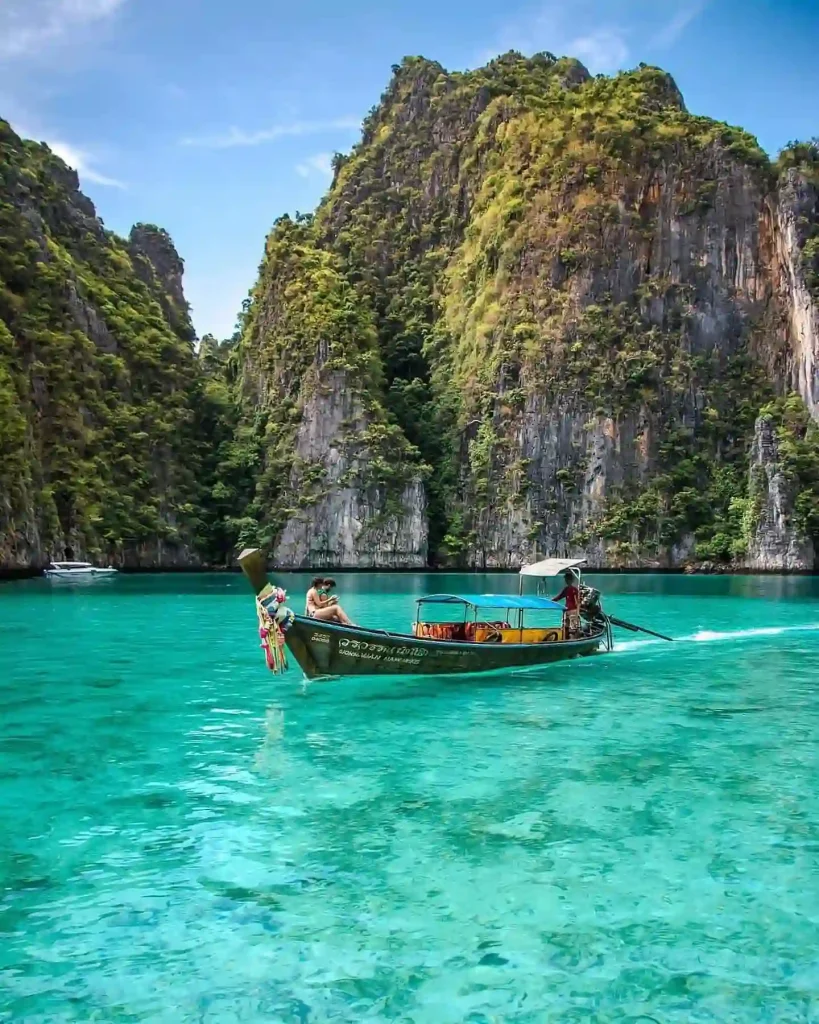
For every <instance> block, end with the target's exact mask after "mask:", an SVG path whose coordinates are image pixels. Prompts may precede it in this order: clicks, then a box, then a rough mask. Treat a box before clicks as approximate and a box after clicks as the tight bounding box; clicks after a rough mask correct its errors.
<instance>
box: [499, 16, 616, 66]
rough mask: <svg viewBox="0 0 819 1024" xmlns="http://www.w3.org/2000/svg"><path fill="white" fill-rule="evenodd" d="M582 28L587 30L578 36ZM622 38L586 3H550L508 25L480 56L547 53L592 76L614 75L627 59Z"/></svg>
mask: <svg viewBox="0 0 819 1024" xmlns="http://www.w3.org/2000/svg"><path fill="white" fill-rule="evenodd" d="M583 24H588V25H589V26H590V29H591V30H590V31H589V32H582V31H581V32H578V26H579V25H583ZM592 26H595V27H592ZM626 36H627V33H626V31H625V30H624V29H623V28H622V27H620V26H619V25H618V24H614V23H610V22H606V21H603V20H602V19H601V18H600V17H599V15H598V14H597V13H596V12H595V10H594V9H593V6H590V5H589V4H588V3H586V4H580V5H578V4H573V5H571V4H567V3H565V2H561V3H557V2H554V0H551V2H549V3H546V4H544V5H542V6H541V7H540V8H539V9H538V10H537V11H536V12H535V13H529V14H524V15H522V16H520V17H518V18H517V19H516V20H514V21H510V22H508V23H507V24H506V25H505V26H504V28H503V29H502V30H501V32H500V34H499V36H498V38H497V41H496V43H495V45H494V46H493V47H492V49H491V50H490V51H488V52H487V53H485V54H484V55H483V56H484V59H487V58H490V57H493V56H496V55H497V54H498V53H502V52H503V51H505V50H519V51H520V52H521V53H529V54H531V53H536V52H538V51H541V50H548V51H550V52H551V53H556V54H557V55H558V56H566V57H576V58H577V59H578V60H581V61H582V62H583V63H584V64H585V65H586V66H587V67H588V69H589V70H590V71H592V72H595V73H597V72H605V71H617V70H618V69H620V68H622V67H624V66H625V65H626V62H627V61H628V59H629V46H628V43H627V41H626Z"/></svg>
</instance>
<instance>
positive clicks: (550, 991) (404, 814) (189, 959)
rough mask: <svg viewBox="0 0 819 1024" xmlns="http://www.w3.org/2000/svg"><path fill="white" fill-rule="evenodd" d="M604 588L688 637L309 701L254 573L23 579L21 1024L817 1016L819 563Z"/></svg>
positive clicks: (3, 695)
mask: <svg viewBox="0 0 819 1024" xmlns="http://www.w3.org/2000/svg"><path fill="white" fill-rule="evenodd" d="M338 579H339V584H340V588H339V589H340V591H341V594H342V597H343V601H344V603H345V605H346V606H347V607H348V609H349V611H350V612H351V614H352V615H353V616H354V617H355V618H356V619H357V620H358V621H360V622H362V623H365V624H373V625H387V626H391V627H398V628H400V627H402V626H405V625H406V624H407V623H408V621H409V619H410V618H411V616H412V599H413V597H415V596H418V595H419V594H421V593H424V592H433V591H438V590H445V591H453V590H455V591H457V590H462V591H470V590H471V591H480V590H495V591H497V590H503V589H509V590H513V589H514V588H515V586H516V581H515V579H514V578H512V577H498V576H492V577H480V576H470V577H453V576H449V577H431V576H422V575H418V576H400V575H381V576H376V575H362V576H346V577H345V576H338ZM304 582H305V581H304V579H303V578H290V579H288V580H287V581H286V585H287V586H288V587H289V588H290V589H291V592H292V593H293V595H294V600H293V604H294V606H296V607H299V606H300V605H301V603H302V601H303V592H304ZM597 582H598V585H602V586H603V588H604V589H605V591H606V593H607V594H608V595H609V599H608V602H607V605H608V608H609V610H610V611H612V612H613V613H614V614H618V615H620V616H622V617H624V618H626V619H632V620H635V621H638V622H644V623H645V624H647V625H650V626H654V627H655V628H657V629H660V630H661V631H663V632H669V633H671V634H672V635H674V636H677V637H680V638H681V639H680V641H679V642H678V643H677V644H676V645H670V644H664V643H663V642H661V641H645V640H640V639H637V638H635V637H633V636H632V635H631V634H625V635H623V634H620V639H621V640H624V643H622V644H621V646H620V648H619V650H618V651H617V653H615V654H614V655H610V656H601V657H599V658H592V659H586V660H584V661H581V662H575V663H570V664H563V665H555V666H551V667H548V668H544V669H542V670H536V671H534V672H531V671H530V672H527V673H522V674H518V675H511V674H510V675H509V676H507V677H498V676H495V677H491V678H484V679H480V678H474V677H473V678H463V679H460V680H456V681H453V680H443V679H427V680H421V681H417V680H416V681H411V680H410V681H405V682H397V683H396V682H391V681H382V680H373V681H355V680H348V681H338V682H329V683H319V684H311V685H310V686H309V687H307V688H304V687H303V686H302V685H301V682H300V677H299V673H298V671H297V670H296V669H292V670H291V672H290V673H289V675H288V676H286V677H284V678H277V677H274V676H272V675H270V674H269V673H268V672H267V670H266V669H265V668H264V664H263V657H262V653H261V651H260V650H259V648H258V638H257V636H256V632H255V630H256V620H255V611H254V608H253V602H252V598H251V596H250V593H249V590H248V589H247V587H246V585H245V584H244V583H243V581H242V579H241V578H240V577H236V576H230V577H224V576H223V577H220V576H210V575H203V576H155V577H152V576H141V577H120V578H118V579H116V580H114V581H110V582H108V581H103V582H97V583H95V584H92V585H86V586H81V585H70V584H62V585H61V584H49V583H47V582H46V581H41V580H36V581H28V582H22V583H8V584H4V585H1V586H0V1021H15V1022H16V1021H26V1022H44V1024H45V1022H48V1024H55V1022H67V1021H105V1022H120V1021H157V1022H168V1024H171V1022H173V1024H179V1022H187V1021H195V1022H200V1021H205V1022H209V1024H210V1022H213V1024H221V1022H233V1021H281V1022H288V1024H290V1022H292V1024H307V1022H309V1024H319V1022H325V1021H344V1022H347V1021H350V1022H357V1021H362V1022H365V1021H366V1022H373V1021H377V1022H404V1024H408V1022H414V1024H459V1022H470V1024H488V1022H507V1021H510V1022H512V1021H514V1022H532V1024H541V1022H563V1021H566V1022H575V1021H577V1022H610V1021H612V1022H613V1021H618V1022H633V1024H651V1021H655V1022H660V1024H669V1022H705V1021H708V1022H710V1021H720V1022H725V1021H731V1022H741V1024H745V1022H748V1024H752V1022H753V1024H757V1022H762V1021H771V1022H774V1021H775V1022H777V1024H786V1022H811V1021H819V964H818V963H817V961H819V956H818V955H817V950H819V784H818V783H819V739H818V738H817V737H819V580H817V579H783V578H765V579H762V578H754V577H745V578H725V577H722V578H683V577H652V576H623V577H602V578H600V579H599V580H598V581H597ZM296 595H298V596H296Z"/></svg>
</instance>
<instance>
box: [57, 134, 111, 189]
mask: <svg viewBox="0 0 819 1024" xmlns="http://www.w3.org/2000/svg"><path fill="white" fill-rule="evenodd" d="M45 142H46V145H47V146H48V148H49V149H50V150H51V152H52V153H54V154H55V155H56V156H58V157H59V158H60V159H61V160H63V161H64V162H65V163H67V164H68V166H69V167H73V168H74V170H75V171H76V172H77V174H79V176H80V178H82V179H83V180H84V181H91V182H93V183H94V184H95V185H106V186H107V187H108V188H125V185H124V184H123V183H122V182H121V181H117V179H116V178H109V177H108V176H107V175H106V174H101V173H100V172H99V171H98V170H97V169H96V168H95V167H94V164H93V158H92V157H90V156H89V154H88V153H86V152H85V150H83V149H78V148H77V147H76V146H72V145H70V144H69V143H67V142H60V141H59V140H57V139H54V140H51V139H46V140H45Z"/></svg>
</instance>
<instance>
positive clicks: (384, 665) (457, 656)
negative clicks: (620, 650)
mask: <svg viewBox="0 0 819 1024" xmlns="http://www.w3.org/2000/svg"><path fill="white" fill-rule="evenodd" d="M604 640H605V634H604V633H603V632H602V631H601V632H599V633H595V634H592V635H590V636H586V637H582V638H581V639H579V640H559V641H552V642H550V643H540V644H533V643H530V644H492V643H480V644H478V643H463V642H457V641H448V640H425V639H422V638H419V637H414V636H409V635H407V634H402V633H387V632H385V631H383V630H376V629H364V628H362V627H360V626H352V627H350V626H339V625H335V624H333V623H329V622H317V621H316V620H315V619H308V618H305V617H304V616H301V615H297V616H296V619H295V621H294V622H293V624H292V625H291V626H290V628H289V629H288V631H287V635H286V641H287V646H288V648H289V649H290V651H291V652H292V654H293V657H294V658H295V659H296V661H297V662H298V663H299V665H300V667H301V668H302V670H303V672H304V674H305V675H306V676H307V678H308V679H317V678H320V677H322V676H384V675H393V676H419V675H424V676H437V675H462V674H464V673H471V672H495V671H497V670H498V669H505V668H508V669H516V668H530V667H533V666H536V665H548V664H550V663H552V662H555V661H565V660H566V659H568V658H578V657H584V656H586V655H589V654H596V653H597V651H598V648H599V647H600V645H601V643H603V642H604Z"/></svg>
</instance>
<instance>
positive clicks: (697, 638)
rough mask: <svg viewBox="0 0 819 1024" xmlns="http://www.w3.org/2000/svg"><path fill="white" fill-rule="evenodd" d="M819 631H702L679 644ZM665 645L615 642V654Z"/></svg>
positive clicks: (814, 626) (806, 627)
mask: <svg viewBox="0 0 819 1024" xmlns="http://www.w3.org/2000/svg"><path fill="white" fill-rule="evenodd" d="M816 630H819V623H804V624H802V625H796V626H760V627H757V628H756V629H730V630H724V631H722V630H716V629H701V630H699V631H698V632H696V633H691V634H690V635H689V636H678V637H677V642H678V643H695V644H709V643H717V642H719V641H724V640H747V639H751V638H753V637H755V636H780V635H781V634H783V633H805V632H815V631H816ZM660 644H662V645H665V641H664V640H625V641H623V642H619V641H616V640H615V642H614V650H615V653H616V652H619V651H642V650H644V649H645V648H646V647H657V646H659V645H660Z"/></svg>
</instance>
